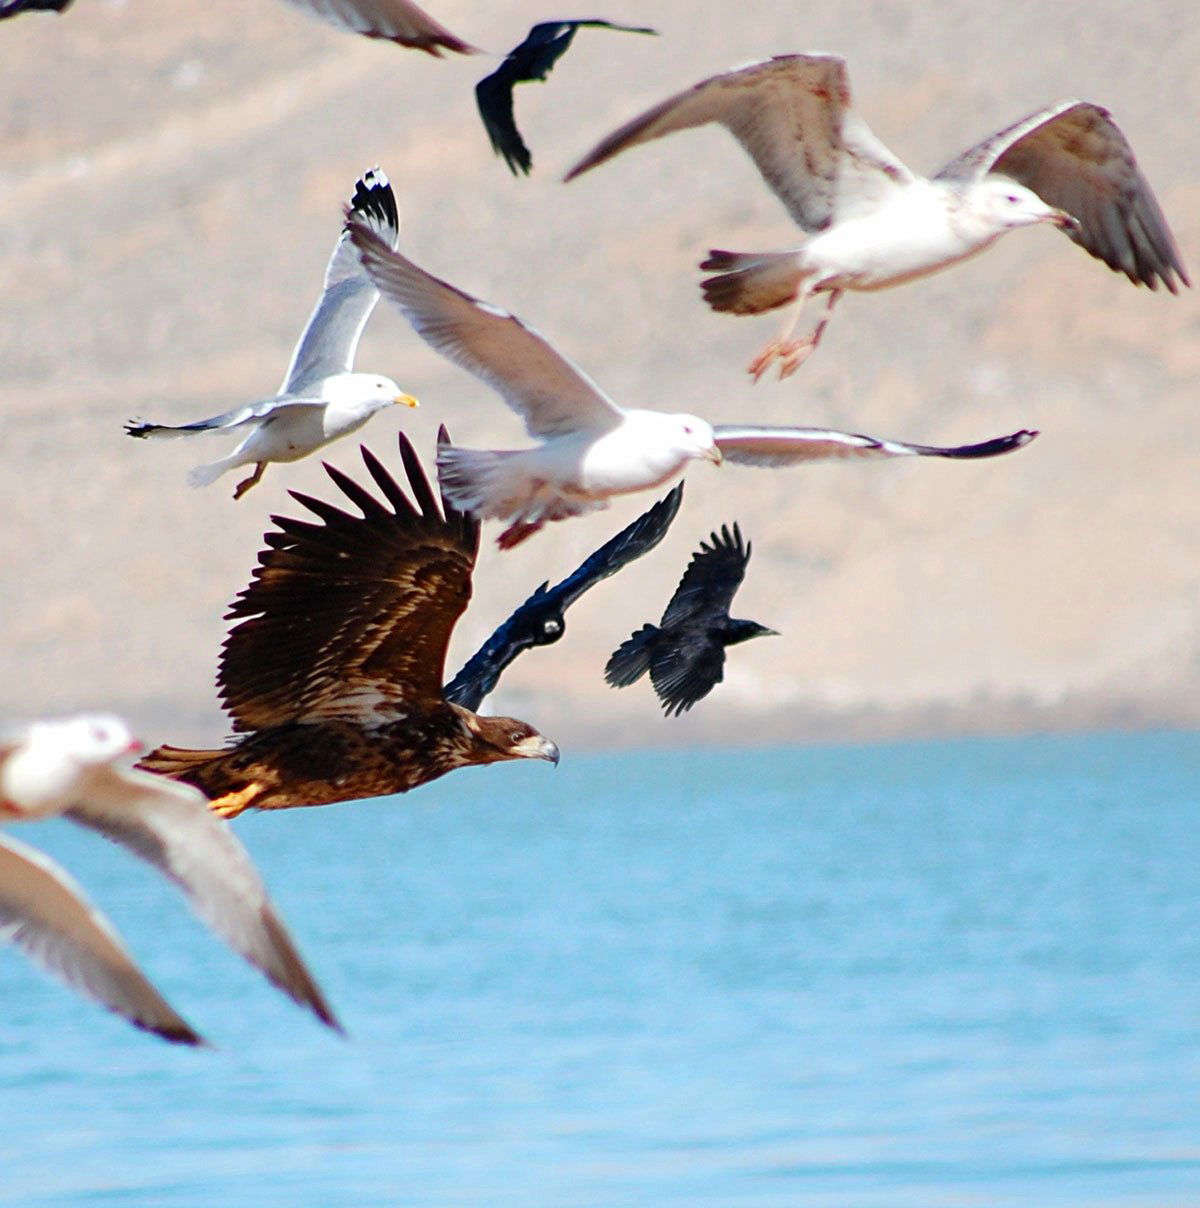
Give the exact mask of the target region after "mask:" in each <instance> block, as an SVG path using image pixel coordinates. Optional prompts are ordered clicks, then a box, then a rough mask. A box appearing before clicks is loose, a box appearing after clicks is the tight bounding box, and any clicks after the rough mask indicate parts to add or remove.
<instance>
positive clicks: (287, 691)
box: [217, 433, 479, 731]
mask: <svg viewBox="0 0 1200 1208" xmlns="http://www.w3.org/2000/svg"><path fill="white" fill-rule="evenodd" d="M400 447H401V453H402V458H403V461H404V466H405V470H406V472H407V475H408V479H409V483H410V485H411V486H412V489H413V493H414V495H415V496H416V497H417V499H418V501H419V503H420V507H419V510H418V509H417V508H414V507H413V505H412V503H410V502H409V500H408V499H407V498H406V497H405V496H404V494H403V492H402V491H401V489H400V487H399V486H398V485H397V484H396V483H395V482H394V481H393V480H392V479H391V478H390V476H389V475H388V474H387V473H386V471H385V470H384V469H383V467H382V466H381V465H380V464H379V462H378V461H377V460H376V459H374V458H373V457H372V456H371V455H370V454H369V453H367V452H366V450H363V459H364V461H365V462H366V465H367V469H368V471H369V472H370V474H371V476H372V478H373V479H374V480H375V482H376V483H377V484H379V485H380V486H381V489H383V491H384V494H385V496H386V497H387V499H388V501H389V503H391V505H392V509H394V510H389V509H388V508H386V507H383V506H382V505H372V506H369V507H367V508H364V510H363V515H361V516H360V515H356V514H352V513H350V512H345V511H342V510H341V509H339V508H336V507H334V506H333V505H332V504H329V503H326V502H324V501H323V500H317V499H313V498H311V497H309V496H304V495H301V494H299V493H298V492H292V495H293V498H295V499H296V501H297V502H298V503H300V504H302V505H303V506H304V507H306V508H308V509H309V510H310V511H311V512H313V513H314V514H315V515H317V516H318V517H319V518H320V520H321V521H322V523H320V524H313V523H312V522H311V521H304V520H296V519H291V518H288V517H280V516H275V517H272V519H273V520H274V522H275V524H276V526H277V531H276V532H274V533H268V534H267V538H266V541H267V547H268V548H267V549H265V550H264V551H263V552H262V553H260V554H259V565H258V567H257V568H256V569H255V571H254V575H253V580H252V582H251V583H250V585H249V587H247V588H246V589H245V590H244V591H243V592H241V593H240V594H239V595H238V597H237V599H236V600H235V601H234V602H233V604H232V606H231V608H230V610H229V612H228V614H227V616H228V618H229V619H231V620H232V619H236V620H237V621H238V624H237V625H235V626H234V627H233V629H231V630H230V633H229V636H228V637H227V638H226V640H225V645H224V647H223V649H222V654H221V664H220V670H219V672H218V677H217V679H218V685H219V687H220V693H221V699H222V701H223V703H224V705H225V708H226V709H227V710H228V711H229V713H230V715H231V717H232V718H233V725H234V729H235V730H239V731H247V730H258V729H263V728H265V727H267V726H272V725H281V724H284V723H286V722H300V721H315V720H322V719H330V718H341V719H345V720H351V721H354V722H355V723H356V724H359V725H379V724H383V723H384V722H386V721H393V720H396V719H397V718H398V717H403V716H405V715H407V713H409V712H410V711H411V710H413V709H414V708H418V709H419V708H423V707H426V706H427V705H428V704H429V703H430V701H431V700H432V699H440V695H441V686H442V673H443V667H444V664H445V658H446V647H447V646H448V644H449V641H450V634H451V631H452V630H453V628H454V625H455V624H456V622H457V621H458V618H459V617H460V616H461V615H462V612H463V609H465V608H466V605H467V601H468V599H469V598H470V594H471V572H472V570H473V568H474V565H475V557H476V554H477V552H478V548H479V526H478V524H477V523H476V522H475V521H473V520H472V519H471V518H470V517H466V516H463V515H462V514H460V513H458V512H455V511H454V510H453V509H448V510H447V512H446V515H445V517H443V514H442V512H441V511H439V509H438V506H437V502H436V498H435V496H434V495H433V492H432V490H431V489H430V487H429V484H428V481H427V480H426V478H425V475H424V471H423V470H422V469H421V466H420V463H419V461H418V460H417V457H416V454H415V452H414V451H413V450H412V448H411V445H410V444H409V442H408V439H407V437H405V436H404V434H403V433H401V434H400ZM326 469H327V471H329V472H330V477H331V478H332V479H333V481H334V482H335V483H337V484H338V485H341V483H342V479H343V477H344V476H342V475H339V474H338V473H336V472H335V471H332V470H330V467H328V466H327V467H326ZM385 482H386V484H387V485H386V486H384V485H383V484H384V483H385ZM343 489H344V488H343ZM360 493H361V488H357V487H356V488H355V489H354V490H353V491H352V492H348V495H349V497H350V498H351V499H352V500H357V499H358V497H359V495H360Z"/></svg>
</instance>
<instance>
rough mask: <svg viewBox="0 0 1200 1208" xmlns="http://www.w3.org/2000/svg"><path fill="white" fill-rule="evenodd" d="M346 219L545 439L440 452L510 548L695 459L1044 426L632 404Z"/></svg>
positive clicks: (424, 332)
mask: <svg viewBox="0 0 1200 1208" xmlns="http://www.w3.org/2000/svg"><path fill="white" fill-rule="evenodd" d="M348 229H349V231H350V238H351V239H352V240H353V242H354V245H355V246H356V247H357V248H358V249H359V251H360V252H361V253H362V258H363V265H364V267H365V269H366V272H367V275H368V276H369V277H370V278H371V280H372V281H373V282H374V283H375V284H376V286H377V287H378V288H379V290H380V292H381V293H382V294H383V295H384V296H385V297H386V298H388V299H389V301H391V302H394V303H395V304H396V305H397V306H398V307H399V308H400V309H401V310H402V311H403V312H404V314H405V316H406V317H407V318H408V321H409V322H410V323H411V324H412V325H413V328H414V329H415V330H416V332H417V334H418V335H419V336H420V337H421V338H422V339H423V340H425V342H426V343H428V344H430V345H431V346H432V347H433V348H435V349H436V350H437V351H438V352H440V353H441V354H442V355H443V356H444V357H446V358H447V359H448V360H451V361H453V362H454V363H455V364H456V365H460V366H461V367H462V368H464V369H466V370H467V371H468V372H470V373H473V374H474V375H475V376H476V377H477V378H479V379H480V380H481V381H483V382H486V383H487V384H488V385H489V386H491V387H492V388H493V389H494V390H496V391H497V392H498V393H499V394H500V395H501V396H502V397H503V399H504V401H505V402H506V403H508V405H509V406H510V407H511V408H512V409H513V410H514V411H516V412H517V413H518V414H519V415H521V416H522V417H523V418H524V420H525V427H526V430H527V431H528V432H529V434H530V435H531V436H534V437H539V438H540V440H541V443H540V444H538V445H535V446H533V447H532V448H529V449H509V450H488V449H462V448H457V447H452V446H449V445H444V446H442V448H440V449H439V451H438V468H439V470H440V471H441V485H442V491H443V493H444V494H445V496H446V498H447V499H449V500H450V501H451V502H452V503H453V504H454V506H455V507H457V508H460V509H462V510H463V511H467V512H470V513H472V514H473V515H475V516H479V517H482V518H486V517H496V518H498V519H502V520H506V521H508V527H507V528H506V529H505V530H504V532H503V533H501V535H500V537H499V539H498V543H499V545H500V548H501V549H510V548H511V547H512V546H514V545H517V544H518V543H519V542H521V541H524V540H525V538H526V537H528V536H530V535H531V534H533V533H536V532H537V531H538V529H540V528H541V527H542V525H544V524H546V523H547V522H548V521H552V520H564V519H566V518H567V517H569V516H579V515H582V514H583V513H585V512H590V511H593V510H595V509H597V508H603V507H606V506H607V501H608V499H609V498H610V497H612V496H614V495H623V494H627V493H630V492H633V491H641V490H645V489H647V488H649V487H656V486H659V485H661V484H662V483H664V482H667V481H668V480H669V479H671V478H674V477H676V475H678V474H679V473H681V472H682V471H683V470H684V469H685V468H686V466H687V464H688V462H689V461H693V460H695V459H697V458H704V459H706V460H708V461H712V462H715V463H717V464H718V465H719V464H720V463H721V462H722V461H723V460H725V459H726V458H727V459H728V460H730V461H733V462H742V463H744V464H747V465H757V466H771V467H777V466H786V465H794V464H801V463H804V462H809V461H821V460H827V459H830V458H833V459H845V458H879V457H907V456H936V457H960V458H966V457H988V456H992V455H994V454H996V453H1005V452H1008V451H1009V450H1010V449H1014V448H1019V447H1020V446H1021V445H1023V444H1026V443H1027V442H1028V441H1029V440H1031V439H1032V438H1033V436H1034V435H1036V433H1030V432H1025V431H1022V432H1017V433H1014V434H1013V435H1012V436H1005V437H1001V438H999V439H998V440H991V441H986V442H984V443H983V444H982V445H966V446H961V447H955V448H940V447H938V446H929V445H910V444H904V443H902V442H900V441H887V440H877V439H875V438H874V437H869V436H859V435H856V434H854V433H848V432H834V431H827V430H825V429H821V428H787V427H761V426H755V425H743V424H725V425H717V426H715V427H714V426H713V425H712V424H710V423H709V422H708V421H707V420H704V419H700V418H699V417H697V416H695V415H686V414H676V415H669V414H667V413H666V412H663V411H649V410H643V409H635V408H630V409H628V410H626V409H624V408H622V407H619V406H618V405H617V404H616V403H615V402H613V400H612V399H611V398H609V397H608V395H606V394H605V393H604V392H603V391H602V390H601V389H600V388H599V387H598V386H597V385H596V384H595V383H594V382H593V381H592V380H591V379H590V378H589V377H587V375H586V374H584V373H583V371H582V370H580V369H578V368H577V367H576V366H575V365H573V364H572V363H571V362H570V361H569V360H567V358H566V357H564V356H562V355H561V354H560V353H559V352H557V351H556V350H555V349H554V348H552V347H551V345H550V344H549V343H548V342H547V341H546V340H544V339H543V338H542V337H541V336H540V335H539V334H538V333H537V332H536V331H534V330H533V328H531V327H527V326H526V325H525V324H524V323H523V322H521V320H520V319H518V318H517V317H516V316H515V315H511V314H509V313H508V312H507V311H505V310H501V309H500V308H499V307H496V306H492V305H490V304H489V303H487V302H481V301H479V300H477V299H475V298H472V297H471V296H470V295H469V294H465V293H463V292H462V291H461V290H459V289H455V287H454V286H452V285H449V284H447V283H446V282H445V281H440V280H439V279H438V278H437V277H433V276H431V275H430V274H429V273H427V272H425V270H424V269H422V268H419V267H418V266H417V265H415V264H413V262H412V261H411V260H408V259H406V258H405V257H404V256H402V255H400V253H399V252H396V251H394V250H393V249H391V248H389V247H388V246H387V244H386V243H385V242H384V241H383V240H382V239H380V238H379V236H378V235H377V234H376V233H375V232H374V231H372V230H371V229H370V228H369V227H367V226H364V225H363V224H362V223H360V222H358V221H356V220H354V219H353V218H352V219H351V220H350V221H349V224H348Z"/></svg>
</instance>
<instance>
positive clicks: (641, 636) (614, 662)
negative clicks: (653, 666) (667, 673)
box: [604, 624, 658, 688]
mask: <svg viewBox="0 0 1200 1208" xmlns="http://www.w3.org/2000/svg"><path fill="white" fill-rule="evenodd" d="M657 633H658V626H657V625H650V624H646V625H643V626H642V627H641V629H638V630H635V631H634V632H633V633H632V634H630V636H629V637H627V638H626V639H625V641H623V642H622V643H621V644H620V646H618V647H617V648H616V650H614V651H613V653H612V658H610V659H609V660H608V664H607V666H605V668H604V678H605V679H606V680H607V681H608V682H609V683H610V684H611V685H612V686H613V687H614V688H624V687H626V686H627V685H628V684H632V683H633V681H634V680H636V679H640V678H641V677H642V676H643V675H645V674H646V672H647V671H649V670H650V654H651V646H652V643H653V640H654V637H655V635H656V634H657Z"/></svg>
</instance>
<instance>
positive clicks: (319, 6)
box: [287, 0, 477, 57]
mask: <svg viewBox="0 0 1200 1208" xmlns="http://www.w3.org/2000/svg"><path fill="white" fill-rule="evenodd" d="M287 2H288V3H289V4H291V5H293V6H294V7H295V8H298V9H301V10H303V11H304V12H306V13H308V14H309V15H310V16H313V17H317V18H318V19H319V20H321V21H326V22H328V23H329V24H330V25H335V26H337V28H338V29H344V30H346V31H348V32H349V33H354V34H362V35H363V36H364V37H367V38H385V39H387V40H388V41H390V42H399V43H400V45H401V46H411V47H413V48H414V49H415V50H424V51H426V52H427V53H429V54H431V55H434V56H435V57H437V56H440V55H441V52H442V51H443V50H451V51H454V52H455V53H456V54H460V55H470V54H475V53H477V52H476V48H475V47H474V46H472V45H471V44H470V43H469V42H464V41H463V40H462V39H461V38H459V37H456V36H455V35H454V34H452V33H451V32H450V31H449V30H448V29H447V28H446V27H445V26H444V25H442V24H440V23H439V22H437V21H435V20H434V19H433V18H432V17H431V16H430V15H429V14H428V13H427V12H425V11H424V9H421V8H418V7H417V6H416V5H415V4H412V3H411V2H410V0H287Z"/></svg>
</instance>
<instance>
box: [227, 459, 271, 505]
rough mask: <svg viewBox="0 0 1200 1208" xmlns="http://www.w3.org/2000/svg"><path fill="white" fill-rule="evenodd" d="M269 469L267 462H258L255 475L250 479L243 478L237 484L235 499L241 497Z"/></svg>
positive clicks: (255, 464)
mask: <svg viewBox="0 0 1200 1208" xmlns="http://www.w3.org/2000/svg"><path fill="white" fill-rule="evenodd" d="M266 468H267V463H266V462H265V461H257V462H255V463H254V473H253V474H251V475H250V477H249V478H243V479H242V481H241V482H239V483H238V484H237V489H236V490H235V491H234V492H233V497H234V499H241V497H242V496H243V495H244V494H245V493H246V492H247V491H248V490H249V489H250V488H251V487H252V486H253V485H254V484H255V483H256V482H257V481H258V480H259V479H260V478H261V477H262V476H263V471H264V470H265V469H266Z"/></svg>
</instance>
